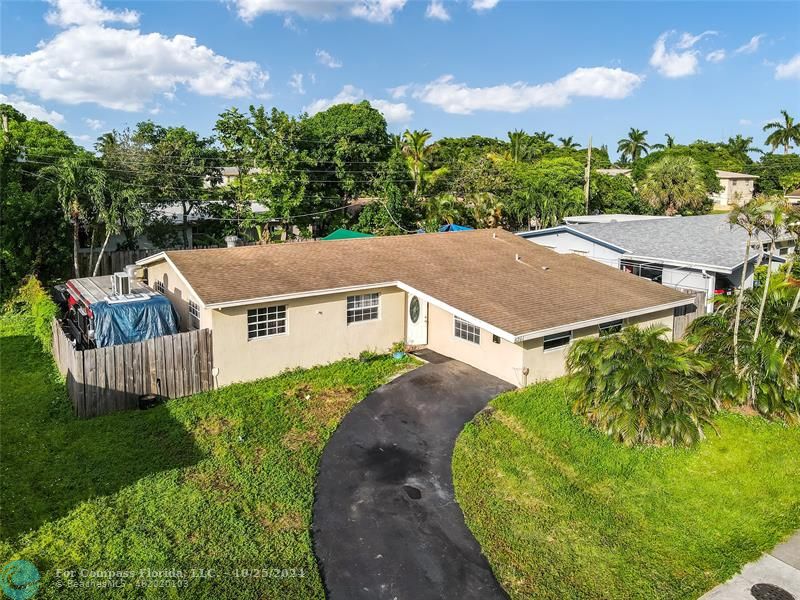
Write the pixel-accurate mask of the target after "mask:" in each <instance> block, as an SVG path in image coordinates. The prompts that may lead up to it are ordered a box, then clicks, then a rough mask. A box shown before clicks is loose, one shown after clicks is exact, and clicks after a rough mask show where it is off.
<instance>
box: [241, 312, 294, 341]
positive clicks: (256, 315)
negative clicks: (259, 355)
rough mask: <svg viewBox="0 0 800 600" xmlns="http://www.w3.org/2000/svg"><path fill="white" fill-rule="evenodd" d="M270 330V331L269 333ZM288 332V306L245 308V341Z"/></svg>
mask: <svg viewBox="0 0 800 600" xmlns="http://www.w3.org/2000/svg"><path fill="white" fill-rule="evenodd" d="M270 330H274V331H272V333H270ZM288 334H289V307H288V306H287V305H286V304H273V305H272V306H259V307H258V308H248V309H247V341H248V342H250V341H253V340H260V339H262V338H272V337H278V336H281V335H288Z"/></svg>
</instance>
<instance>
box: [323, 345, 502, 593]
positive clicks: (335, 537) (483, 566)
mask: <svg viewBox="0 0 800 600" xmlns="http://www.w3.org/2000/svg"><path fill="white" fill-rule="evenodd" d="M509 389H511V386H510V385H509V384H508V383H506V382H504V381H501V380H500V379H497V378H495V377H492V376H490V375H487V374H486V373H483V372H482V371H479V370H477V369H474V368H472V367H470V366H467V365H465V364H464V363H461V362H458V361H455V360H450V359H441V360H440V361H439V362H436V363H433V362H432V363H430V364H426V365H423V366H422V367H419V368H418V369H415V370H414V371H411V372H410V373H407V374H405V375H403V376H401V377H399V378H397V379H395V380H394V381H392V382H390V383H388V384H387V385H385V386H383V387H381V388H379V389H377V390H376V391H375V392H373V393H372V394H370V395H369V396H368V397H367V398H366V399H364V400H363V401H362V402H360V403H359V404H357V405H356V406H355V408H353V410H352V411H351V412H350V413H349V414H348V415H347V416H346V417H345V418H344V420H343V421H342V423H341V425H340V426H339V429H338V430H337V431H336V433H334V435H333V436H332V438H331V439H330V441H329V442H328V444H327V446H326V447H325V450H324V452H323V454H322V459H321V461H320V473H319V476H318V478H317V489H316V499H315V502H314V517H313V525H312V531H313V536H314V551H315V553H316V555H317V559H318V560H319V564H320V566H321V568H322V574H323V578H324V581H325V588H326V590H327V591H328V594H329V597H330V598H332V599H333V600H338V599H341V600H350V599H352V600H354V599H357V598H369V599H375V598H391V599H398V600H404V599H414V600H420V599H425V598H437V599H439V598H454V599H455V598H457V599H468V598H476V599H477V598H481V599H484V600H491V599H494V598H507V596H506V594H505V592H503V590H502V588H501V587H500V585H499V584H498V583H497V580H496V579H495V577H494V575H493V574H492V571H491V568H490V567H489V563H488V562H487V561H486V559H485V558H484V556H483V555H482V554H481V550H480V546H479V545H478V543H477V542H476V541H475V538H473V537H472V534H471V533H470V531H469V529H467V527H466V525H465V524H464V516H463V514H462V513H461V509H460V508H459V506H458V504H457V503H456V502H455V499H454V496H453V481H452V471H451V465H450V463H451V459H452V454H453V445H454V444H455V440H456V438H457V437H458V434H459V433H460V432H461V430H462V428H463V427H464V424H465V423H466V422H467V421H469V420H470V419H472V417H473V416H474V415H475V413H477V412H478V411H479V410H481V409H482V408H483V407H484V406H485V405H486V403H487V402H488V401H489V400H490V399H491V398H493V397H494V396H496V395H497V394H499V393H501V392H504V391H506V390H509Z"/></svg>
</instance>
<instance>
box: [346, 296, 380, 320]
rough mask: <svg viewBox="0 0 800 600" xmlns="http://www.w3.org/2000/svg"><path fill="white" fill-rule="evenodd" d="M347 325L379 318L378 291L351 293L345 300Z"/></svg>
mask: <svg viewBox="0 0 800 600" xmlns="http://www.w3.org/2000/svg"><path fill="white" fill-rule="evenodd" d="M345 304H346V310H345V320H346V322H347V325H348V326H350V325H360V324H361V323H369V322H370V321H379V320H380V318H381V295H380V293H379V292H368V293H366V294H352V295H350V296H348V297H347V300H346V301H345Z"/></svg>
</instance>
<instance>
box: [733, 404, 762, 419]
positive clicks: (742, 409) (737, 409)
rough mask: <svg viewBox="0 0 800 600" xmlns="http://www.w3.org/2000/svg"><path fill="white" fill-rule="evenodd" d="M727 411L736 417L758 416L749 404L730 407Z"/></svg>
mask: <svg viewBox="0 0 800 600" xmlns="http://www.w3.org/2000/svg"><path fill="white" fill-rule="evenodd" d="M728 410H730V411H731V412H732V413H736V414H737V415H743V416H745V417H757V416H758V415H759V414H760V413H759V412H758V411H757V410H756V409H755V408H753V407H752V406H750V405H749V404H741V405H738V406H731V407H730V408H729V409H728Z"/></svg>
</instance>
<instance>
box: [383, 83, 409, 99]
mask: <svg viewBox="0 0 800 600" xmlns="http://www.w3.org/2000/svg"><path fill="white" fill-rule="evenodd" d="M410 87H411V85H410V84H406V85H398V86H397V87H392V88H389V89H388V90H386V91H387V92H389V94H391V96H392V98H394V99H397V98H405V97H406V95H407V94H408V89H409V88H410Z"/></svg>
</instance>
